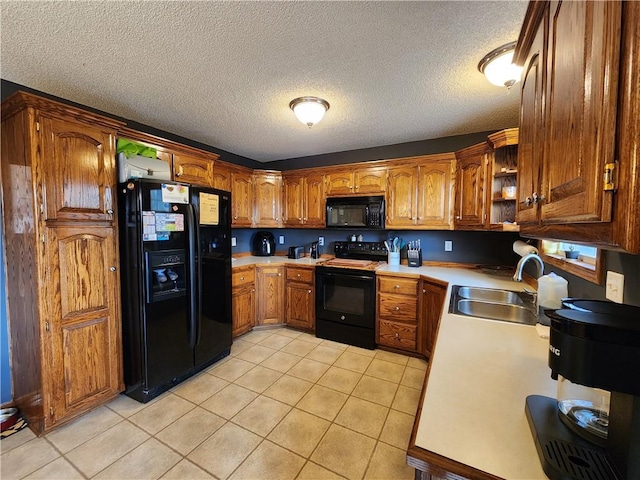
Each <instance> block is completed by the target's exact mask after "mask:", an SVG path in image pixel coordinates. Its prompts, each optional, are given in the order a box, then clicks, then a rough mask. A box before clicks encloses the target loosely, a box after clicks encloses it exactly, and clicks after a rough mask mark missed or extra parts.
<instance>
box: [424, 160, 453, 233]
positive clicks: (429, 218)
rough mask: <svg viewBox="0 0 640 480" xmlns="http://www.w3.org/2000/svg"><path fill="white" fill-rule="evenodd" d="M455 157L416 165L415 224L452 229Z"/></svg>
mask: <svg viewBox="0 0 640 480" xmlns="http://www.w3.org/2000/svg"><path fill="white" fill-rule="evenodd" d="M455 165H456V162H455V158H453V155H452V158H451V159H450V160H442V161H434V162H427V163H424V164H420V165H419V166H418V194H417V195H418V198H417V206H418V207H417V219H416V225H418V226H421V227H430V228H448V229H452V228H453V226H454V224H453V190H454V178H455Z"/></svg>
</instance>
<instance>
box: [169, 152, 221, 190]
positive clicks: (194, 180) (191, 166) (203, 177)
mask: <svg viewBox="0 0 640 480" xmlns="http://www.w3.org/2000/svg"><path fill="white" fill-rule="evenodd" d="M173 178H174V180H176V181H178V182H185V183H190V184H192V185H200V186H203V187H212V186H213V160H211V159H208V158H201V157H194V156H191V155H183V154H180V155H178V154H174V155H173Z"/></svg>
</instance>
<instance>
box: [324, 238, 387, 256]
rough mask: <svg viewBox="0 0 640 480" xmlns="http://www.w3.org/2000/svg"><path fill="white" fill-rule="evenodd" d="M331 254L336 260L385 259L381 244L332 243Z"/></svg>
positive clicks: (385, 249) (383, 247) (382, 244)
mask: <svg viewBox="0 0 640 480" xmlns="http://www.w3.org/2000/svg"><path fill="white" fill-rule="evenodd" d="M333 253H334V254H335V256H336V257H338V258H357V259H365V260H380V259H385V258H386V257H387V247H385V246H384V243H383V242H334V244H333Z"/></svg>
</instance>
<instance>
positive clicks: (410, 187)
mask: <svg viewBox="0 0 640 480" xmlns="http://www.w3.org/2000/svg"><path fill="white" fill-rule="evenodd" d="M388 176H389V177H388V178H389V188H388V192H387V221H386V226H387V227H397V228H400V227H412V226H413V225H415V221H416V218H417V213H416V209H417V206H416V188H417V179H418V167H417V166H406V167H393V168H390V169H389V171H388Z"/></svg>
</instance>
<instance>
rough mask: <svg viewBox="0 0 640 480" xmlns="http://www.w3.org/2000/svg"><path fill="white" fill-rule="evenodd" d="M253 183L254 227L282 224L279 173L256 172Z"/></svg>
mask: <svg viewBox="0 0 640 480" xmlns="http://www.w3.org/2000/svg"><path fill="white" fill-rule="evenodd" d="M253 185H254V202H255V205H254V222H255V226H256V227H279V226H282V220H281V218H280V216H281V213H280V210H281V205H282V193H281V185H282V177H280V175H263V174H256V175H254V177H253Z"/></svg>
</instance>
